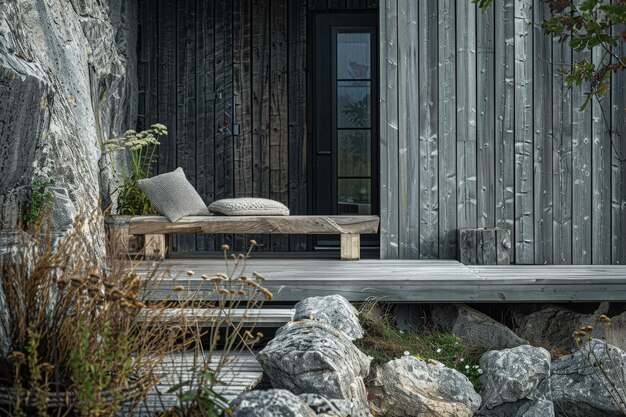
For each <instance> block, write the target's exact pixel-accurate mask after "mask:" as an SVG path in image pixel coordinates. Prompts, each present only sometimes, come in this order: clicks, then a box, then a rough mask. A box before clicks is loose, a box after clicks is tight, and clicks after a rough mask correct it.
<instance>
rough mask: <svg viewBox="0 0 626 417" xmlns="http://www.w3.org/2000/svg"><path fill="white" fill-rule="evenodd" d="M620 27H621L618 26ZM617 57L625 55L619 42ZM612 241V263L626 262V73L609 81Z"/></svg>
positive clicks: (625, 46) (622, 45)
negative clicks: (625, 237)
mask: <svg viewBox="0 0 626 417" xmlns="http://www.w3.org/2000/svg"><path fill="white" fill-rule="evenodd" d="M620 30H621V29H620ZM617 54H618V56H626V44H625V43H624V42H622V43H621V44H620V48H619V50H618V51H617ZM611 110H612V112H611V133H612V134H611V184H612V187H611V220H612V225H611V244H612V258H611V261H612V262H613V263H618V264H624V263H626V239H624V236H626V117H624V112H626V74H624V71H622V72H621V73H620V74H619V75H618V76H616V77H614V78H613V79H612V83H611Z"/></svg>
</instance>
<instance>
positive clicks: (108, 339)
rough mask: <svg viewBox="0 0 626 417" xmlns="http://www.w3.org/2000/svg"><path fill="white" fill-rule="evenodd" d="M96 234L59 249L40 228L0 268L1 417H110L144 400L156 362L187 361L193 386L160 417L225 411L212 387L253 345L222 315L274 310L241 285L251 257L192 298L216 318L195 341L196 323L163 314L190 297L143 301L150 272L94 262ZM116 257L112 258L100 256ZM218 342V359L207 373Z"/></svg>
mask: <svg viewBox="0 0 626 417" xmlns="http://www.w3.org/2000/svg"><path fill="white" fill-rule="evenodd" d="M101 224H102V219H101V218H94V219H93V220H91V221H78V223H77V224H76V225H75V228H74V231H72V232H70V233H69V234H68V235H66V236H65V237H64V238H63V239H62V240H61V241H60V242H58V243H56V242H54V237H53V235H52V233H51V232H50V230H49V229H48V228H46V227H45V226H42V227H39V228H37V229H36V230H33V231H30V232H29V233H28V234H23V237H22V238H21V239H20V241H19V242H18V243H17V245H16V246H15V248H14V250H13V252H12V254H11V255H10V256H5V257H4V259H1V260H0V261H1V264H2V269H1V270H0V286H1V287H0V289H1V293H0V306H2V314H1V315H0V333H2V335H3V336H4V338H6V339H8V340H7V344H6V345H5V346H2V348H3V349H2V351H1V352H0V375H3V376H7V377H8V378H7V379H5V380H3V381H1V383H0V388H1V391H0V413H3V414H5V415H10V416H25V415H37V416H42V417H43V416H62V415H83V416H113V415H115V414H116V413H118V412H119V410H120V409H121V407H122V406H124V407H127V408H125V409H127V410H128V409H131V408H132V407H133V406H136V405H137V404H139V403H140V402H141V401H142V400H143V398H145V396H146V395H147V393H148V392H149V391H150V390H151V389H152V388H153V387H154V386H155V384H156V383H157V382H158V381H157V378H156V377H155V373H154V371H155V368H157V367H158V366H159V365H161V364H162V363H163V360H164V358H165V357H168V356H171V355H173V354H177V353H179V352H182V351H184V350H187V349H193V351H194V352H196V353H197V355H195V357H196V363H195V366H194V369H195V375H194V377H193V378H192V380H190V381H181V384H180V386H179V387H177V390H178V391H179V394H180V398H181V405H180V407H178V408H177V409H176V410H170V414H169V415H207V416H210V415H212V414H210V413H209V414H207V413H204V412H197V411H193V413H192V410H198V409H200V408H202V407H201V406H205V405H206V402H207V401H213V402H212V404H213V408H214V409H215V410H220V409H222V408H226V407H227V405H226V404H224V403H223V401H221V399H220V398H219V396H217V394H215V395H214V390H213V387H214V385H215V384H216V383H217V381H218V380H219V375H220V373H221V371H222V370H223V367H224V366H225V364H226V362H227V357H228V354H229V353H232V352H235V351H237V350H241V349H246V348H249V347H250V346H251V345H252V344H254V343H255V342H256V341H257V340H258V339H259V338H260V337H261V336H262V335H258V334H253V333H252V332H250V331H247V332H243V331H242V329H243V326H244V325H245V326H246V327H251V326H253V325H254V323H246V322H245V320H244V321H243V322H240V323H237V324H234V323H232V320H230V318H229V314H230V312H231V311H232V310H233V309H235V308H245V309H254V308H260V306H261V305H262V302H263V301H264V300H266V299H268V298H271V294H270V293H269V292H268V291H267V290H266V289H265V288H263V286H262V282H263V278H262V277H260V276H259V275H258V274H257V275H253V276H252V277H247V276H245V275H244V272H243V271H244V267H245V259H246V258H247V256H249V252H248V254H244V255H239V256H235V258H234V260H233V261H232V262H231V263H232V264H233V265H234V267H231V268H230V269H228V262H227V263H226V267H227V273H226V274H218V275H212V276H209V275H206V276H203V281H204V282H205V283H206V288H203V289H202V291H200V292H198V293H202V294H203V295H204V296H205V297H206V296H207V294H209V295H213V297H212V298H213V299H214V302H213V306H214V310H212V311H213V314H211V316H212V317H216V318H215V321H214V325H212V326H210V327H209V328H208V329H205V330H201V329H202V328H201V327H200V326H196V325H194V323H193V321H191V322H189V321H187V320H183V318H182V317H177V316H176V315H172V314H165V310H166V309H168V308H169V307H171V306H176V307H183V308H185V307H188V306H193V305H194V303H195V302H196V301H197V300H198V299H199V296H198V293H189V294H187V296H186V297H180V294H179V293H180V292H181V290H184V288H182V289H181V288H175V289H174V290H172V291H171V292H170V293H169V294H167V295H166V296H165V297H163V299H161V300H159V301H151V302H150V303H149V304H148V302H147V301H145V297H146V296H147V295H148V294H149V293H150V291H153V290H155V289H158V288H159V287H160V286H161V280H162V276H161V275H160V274H159V273H158V270H159V269H158V264H156V263H155V264H152V265H145V264H144V265H143V268H142V273H141V274H139V273H138V272H137V267H138V266H141V263H140V262H137V261H131V260H130V259H120V258H119V257H118V256H110V257H108V258H107V259H106V260H105V261H100V260H98V259H97V258H96V257H94V256H92V254H91V253H90V252H89V245H88V244H87V240H86V238H85V236H87V235H88V234H90V233H93V231H94V229H95V228H98V227H101ZM224 249H226V250H227V249H228V248H224ZM226 250H225V258H226V259H229V258H228V257H227V256H226ZM115 252H116V251H115V248H114V247H112V246H110V247H109V254H114V255H117V254H116V253H115ZM146 270H147V272H145V271H146ZM204 311H206V310H204ZM215 312H217V313H215ZM221 328H224V329H226V330H225V331H223V332H222V334H220V329H221ZM207 337H208V339H209V344H208V346H203V345H202V343H200V341H201V340H202V338H207ZM220 340H221V342H220V344H221V345H222V346H223V350H224V354H223V355H222V359H220V360H218V361H217V363H215V361H213V362H214V363H213V364H212V365H211V366H209V363H210V361H211V359H212V356H213V355H212V354H213V352H214V351H215V350H217V346H218V341H220ZM205 408H206V407H205Z"/></svg>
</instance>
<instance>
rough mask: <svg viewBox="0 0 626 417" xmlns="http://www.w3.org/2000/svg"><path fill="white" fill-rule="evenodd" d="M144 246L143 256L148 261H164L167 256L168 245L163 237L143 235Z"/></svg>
mask: <svg viewBox="0 0 626 417" xmlns="http://www.w3.org/2000/svg"><path fill="white" fill-rule="evenodd" d="M144 238H145V244H144V249H143V254H144V256H145V257H146V258H150V259H164V258H166V257H167V255H168V245H167V242H166V236H165V235H162V234H161V235H144Z"/></svg>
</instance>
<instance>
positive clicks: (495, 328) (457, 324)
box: [432, 304, 528, 349]
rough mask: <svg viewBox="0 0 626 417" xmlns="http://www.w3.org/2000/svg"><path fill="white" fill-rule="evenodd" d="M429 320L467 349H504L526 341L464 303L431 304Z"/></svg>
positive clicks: (523, 343)
mask: <svg viewBox="0 0 626 417" xmlns="http://www.w3.org/2000/svg"><path fill="white" fill-rule="evenodd" d="M432 320H433V323H434V324H435V325H437V326H438V327H439V328H440V329H441V330H443V331H445V332H450V333H452V334H454V335H455V336H457V337H459V338H460V339H461V340H462V341H463V344H464V345H465V346H467V347H469V348H490V349H506V348H512V347H516V346H521V345H526V344H528V342H527V341H525V340H524V339H521V338H519V337H518V336H517V335H516V334H515V333H513V331H512V330H511V329H509V328H508V327H506V326H505V325H503V324H502V323H499V322H497V321H496V320H494V319H492V318H491V317H489V316H487V315H486V314H483V313H481V312H479V311H476V310H474V309H473V308H470V307H468V306H466V305H464V304H435V305H433V307H432Z"/></svg>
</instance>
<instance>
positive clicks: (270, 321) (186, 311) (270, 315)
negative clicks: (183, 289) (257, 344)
mask: <svg viewBox="0 0 626 417" xmlns="http://www.w3.org/2000/svg"><path fill="white" fill-rule="evenodd" d="M152 313H155V314H158V318H160V319H162V320H164V321H165V320H171V319H172V317H180V318H181V320H184V321H185V322H186V323H193V324H194V325H197V326H200V327H211V326H212V325H213V323H215V320H216V319H217V318H218V317H219V316H220V314H219V310H217V309H214V308H168V309H165V310H152ZM148 314H150V310H148ZM225 314H228V315H230V317H231V318H232V321H233V323H241V321H242V320H244V314H247V316H248V317H247V318H246V319H245V321H246V325H247V326H253V327H271V328H276V327H282V326H283V325H285V324H286V323H288V322H290V321H291V320H292V319H293V315H294V310H293V309H291V308H266V307H264V308H262V309H252V310H250V309H249V310H247V312H246V310H245V309H233V310H231V311H227V310H225V311H224V312H222V313H221V316H222V317H224V315H225ZM140 319H141V318H140Z"/></svg>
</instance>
